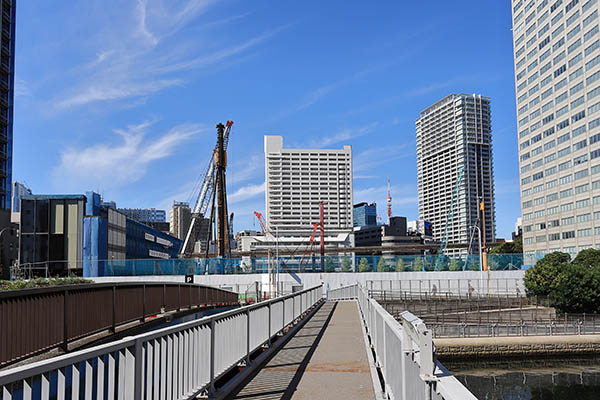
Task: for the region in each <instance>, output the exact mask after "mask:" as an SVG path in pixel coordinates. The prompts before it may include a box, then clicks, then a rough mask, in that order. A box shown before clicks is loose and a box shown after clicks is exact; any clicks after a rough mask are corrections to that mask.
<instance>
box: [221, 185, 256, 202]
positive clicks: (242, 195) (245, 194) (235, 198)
mask: <svg viewBox="0 0 600 400" xmlns="http://www.w3.org/2000/svg"><path fill="white" fill-rule="evenodd" d="M264 193H265V184H264V183H258V184H255V185H253V184H251V185H246V186H242V187H241V188H239V189H238V190H236V191H235V192H233V193H232V194H229V195H228V196H227V201H228V203H230V204H235V203H240V202H242V201H245V200H247V199H249V198H251V197H255V196H258V195H261V194H264Z"/></svg>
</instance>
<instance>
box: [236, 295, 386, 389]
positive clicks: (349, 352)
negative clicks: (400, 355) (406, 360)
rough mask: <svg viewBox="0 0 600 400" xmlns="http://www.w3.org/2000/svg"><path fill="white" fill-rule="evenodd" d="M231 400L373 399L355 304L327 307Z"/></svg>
mask: <svg viewBox="0 0 600 400" xmlns="http://www.w3.org/2000/svg"><path fill="white" fill-rule="evenodd" d="M234 398H236V399H261V400H263V399H265V400H266V399H269V400H271V399H333V400H335V399H343V400H350V399H374V398H375V393H374V390H373V383H372V378H371V372H370V368H369V362H368V358H367V351H366V347H365V342H364V338H363V333H362V327H361V321H360V317H359V311H358V305H357V303H356V302H347V301H344V302H337V303H336V302H327V303H325V304H324V305H323V306H322V307H321V308H320V309H319V310H318V311H317V312H316V314H315V315H314V316H313V317H312V318H311V319H310V320H309V321H307V322H306V324H305V325H304V326H303V327H302V328H301V329H300V330H299V331H298V333H296V335H294V336H293V337H292V338H291V339H290V341H289V342H288V343H286V345H285V346H284V347H283V349H281V350H280V351H279V352H278V353H277V354H275V356H274V357H273V358H272V359H271V360H270V361H269V362H268V363H267V365H265V366H264V367H263V369H262V370H261V371H260V372H259V373H258V374H257V375H256V376H255V377H254V378H253V379H252V380H251V381H250V382H249V383H248V384H246V386H244V387H243V388H242V389H241V390H240V391H239V393H238V394H237V396H236V397H234Z"/></svg>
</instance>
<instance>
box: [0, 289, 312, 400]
mask: <svg viewBox="0 0 600 400" xmlns="http://www.w3.org/2000/svg"><path fill="white" fill-rule="evenodd" d="M322 297H323V289H322V286H315V287H313V288H310V289H306V290H303V291H301V292H297V293H293V294H290V295H287V296H283V297H279V298H276V299H273V300H269V301H265V302H261V303H257V304H253V305H250V306H246V307H241V308H238V309H235V310H231V311H226V312H223V313H219V314H215V315H211V316H208V317H205V318H201V319H198V320H195V321H190V322H186V323H182V324H178V325H174V326H170V327H167V328H163V329H160V330H156V331H153V332H148V333H144V334H141V335H137V336H133V337H127V338H124V339H122V340H118V341H116V342H112V343H109V344H105V345H101V346H96V347H93V348H90V349H86V350H81V351H77V352H74V353H71V354H65V355H62V356H59V357H55V358H52V359H49V360H44V361H39V362H36V363H32V364H28V365H25V366H21V367H16V368H12V369H8V370H4V371H0V399H1V400H9V399H11V400H12V399H13V398H19V399H20V398H22V399H23V400H30V399H43V400H45V399H50V398H56V399H58V400H62V399H65V398H72V399H79V398H82V399H92V398H97V399H104V398H105V397H106V398H108V399H115V398H116V399H127V400H129V399H136V400H138V399H188V398H195V396H197V395H198V394H200V393H202V392H204V391H208V392H214V390H215V388H214V383H215V380H216V379H218V378H219V377H220V376H222V375H223V374H225V373H226V372H228V371H230V370H231V369H232V368H234V367H236V366H237V365H239V364H240V363H243V362H248V361H250V355H251V354H252V353H253V352H254V351H255V350H257V349H258V348H259V347H260V346H262V345H264V344H266V343H270V341H271V339H272V338H273V336H274V335H276V334H277V333H278V332H280V331H282V330H283V329H284V328H285V327H286V326H287V325H289V324H290V323H292V322H293V321H294V319H296V318H298V317H300V316H301V315H302V314H303V313H305V312H306V311H308V310H309V309H311V308H312V307H313V306H315V305H316V304H317V303H319V302H320V301H321V300H322Z"/></svg>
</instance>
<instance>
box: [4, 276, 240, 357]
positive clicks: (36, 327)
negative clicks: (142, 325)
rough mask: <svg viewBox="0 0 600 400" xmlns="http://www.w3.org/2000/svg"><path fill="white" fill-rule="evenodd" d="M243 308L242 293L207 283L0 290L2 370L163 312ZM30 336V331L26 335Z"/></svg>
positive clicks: (93, 285)
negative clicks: (26, 359)
mask: <svg viewBox="0 0 600 400" xmlns="http://www.w3.org/2000/svg"><path fill="white" fill-rule="evenodd" d="M223 305H238V294H237V293H234V292H232V291H228V290H224V289H220V288H215V287H211V286H207V285H195V284H187V283H177V282H169V283H159V282H124V283H99V284H76V285H63V286H53V287H45V288H32V289H19V290H8V291H2V292H0V321H3V322H4V324H3V326H2V342H3V345H1V346H0V366H6V365H8V364H11V363H14V362H17V361H20V360H23V359H25V358H28V357H31V356H33V355H36V354H39V353H41V352H43V351H48V350H49V349H52V348H55V347H59V346H60V347H62V348H63V350H65V351H66V350H67V348H68V344H69V343H71V342H73V341H74V340H78V339H81V338H83V337H86V336H89V335H93V334H96V333H98V332H103V331H107V330H110V331H112V332H115V331H116V329H117V328H118V327H120V326H123V325H125V324H129V323H130V322H133V321H141V322H144V321H145V320H146V318H147V317H149V316H154V315H159V314H161V313H163V312H169V311H175V310H177V311H180V310H181V309H183V308H186V309H191V308H193V307H200V306H223ZM24 332H26V333H25V334H24Z"/></svg>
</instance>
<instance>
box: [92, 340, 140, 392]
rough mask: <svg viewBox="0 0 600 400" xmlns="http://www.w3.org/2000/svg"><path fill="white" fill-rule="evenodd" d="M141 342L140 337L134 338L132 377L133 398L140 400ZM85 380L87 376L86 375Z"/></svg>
mask: <svg viewBox="0 0 600 400" xmlns="http://www.w3.org/2000/svg"><path fill="white" fill-rule="evenodd" d="M143 355H144V354H143V343H142V339H136V341H135V347H134V362H135V369H134V379H133V385H134V386H133V398H134V400H142V395H143V386H142V383H143V376H142V375H143V371H144V369H143V367H144V362H145V360H144V357H143ZM86 380H87V376H86Z"/></svg>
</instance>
